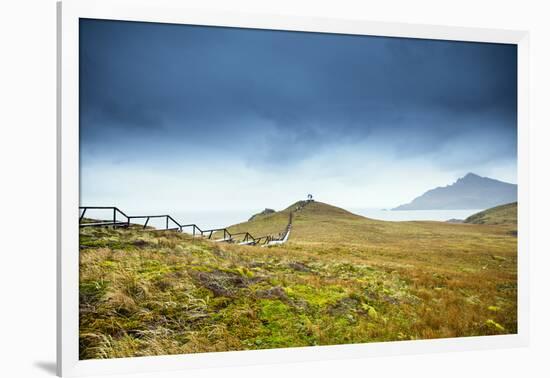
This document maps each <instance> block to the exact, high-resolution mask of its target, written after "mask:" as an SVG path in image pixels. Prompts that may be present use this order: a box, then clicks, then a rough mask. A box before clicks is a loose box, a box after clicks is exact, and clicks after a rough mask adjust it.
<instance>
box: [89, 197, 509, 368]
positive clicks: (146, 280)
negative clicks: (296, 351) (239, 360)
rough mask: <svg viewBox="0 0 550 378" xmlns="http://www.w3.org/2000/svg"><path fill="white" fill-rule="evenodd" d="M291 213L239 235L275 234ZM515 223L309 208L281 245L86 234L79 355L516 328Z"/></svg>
mask: <svg viewBox="0 0 550 378" xmlns="http://www.w3.org/2000/svg"><path fill="white" fill-rule="evenodd" d="M288 211H289V209H287V210H285V211H282V212H277V213H274V214H268V215H264V216H262V217H259V218H258V219H255V220H253V221H251V222H247V223H246V224H240V225H236V226H234V227H233V228H232V229H233V230H234V231H235V230H239V229H241V228H242V229H244V228H247V229H246V230H247V231H250V232H253V233H258V232H265V233H266V234H269V233H277V232H280V230H282V229H283V228H284V227H285V226H286V222H287V221H288ZM515 227H516V225H515V224H508V223H506V224H498V225H486V224H479V225H478V224H448V223H443V222H382V221H377V220H371V219H367V218H364V217H360V216H358V215H354V214H351V213H349V212H346V211H345V210H342V209H338V208H334V207H332V206H329V205H325V204H321V203H317V202H315V203H312V204H308V205H307V206H305V207H304V208H303V209H302V210H300V211H298V212H297V213H296V214H295V217H294V226H293V230H292V234H291V239H290V242H288V243H287V244H285V245H282V246H279V247H274V248H260V247H250V246H238V245H235V244H223V243H214V242H210V241H207V240H200V239H192V238H191V237H190V236H188V235H185V234H180V233H174V232H162V233H160V232H149V231H146V232H144V231H141V230H138V229H134V228H130V229H114V230H113V229H107V228H102V229H99V228H84V229H82V230H81V237H80V244H81V249H80V358H82V359H89V358H115V357H129V356H146V355H163V354H179V353H198V352H211V351H226V350H245V349H265V348H279V347H295V346H308V345H328V344H343V343H364V342H374V341H390V340H411V339H412V340H414V339H426V338H442V337H458V336H478V335H493V334H503V333H515V332H517V308H516V307H517V272H516V265H517V252H516V251H517V239H516V237H515V236H514V235H513V233H510V230H514V229H515Z"/></svg>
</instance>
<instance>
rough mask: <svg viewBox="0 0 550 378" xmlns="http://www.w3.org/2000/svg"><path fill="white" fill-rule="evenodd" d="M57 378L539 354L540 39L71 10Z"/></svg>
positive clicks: (157, 5) (67, 10)
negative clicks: (533, 146)
mask: <svg viewBox="0 0 550 378" xmlns="http://www.w3.org/2000/svg"><path fill="white" fill-rule="evenodd" d="M58 46H59V49H58V159H57V160H58V191H57V193H58V227H57V228H58V261H57V262H58V287H57V288H58V324H57V329H58V374H59V375H62V376H79V375H89V374H115V373H131V372H147V371H162V370H164V371H166V370H178V369H186V368H200V367H216V366H234V365H244V364H257V363H273V362H294V361H303V360H321V359H330V358H333V359H340V358H360V357H369V356H380V355H396V354H407V353H433V352H438V351H463V350H475V349H486V348H503V347H517V346H523V345H527V342H528V334H529V324H528V314H529V312H528V311H529V309H528V306H529V304H528V299H529V296H528V259H529V249H528V237H529V236H528V235H529V226H528V206H529V187H528V167H529V165H528V154H527V150H528V146H527V140H528V113H527V109H528V107H527V101H528V99H527V75H528V71H527V66H528V63H527V59H528V33H527V32H524V31H511V30H490V29H474V28H460V27H448V26H431V25H412V24H393V23H380V22H369V21H362V20H357V19H356V20H343V19H323V18H306V17H303V18H302V17H294V16H282V15H274V14H246V13H238V12H228V11H212V10H208V11H207V10H197V9H186V8H185V7H182V6H181V5H179V4H178V2H177V1H160V2H159V1H145V0H141V1H124V0H113V1H109V2H108V3H106V2H96V1H92V0H80V1H63V2H60V3H58Z"/></svg>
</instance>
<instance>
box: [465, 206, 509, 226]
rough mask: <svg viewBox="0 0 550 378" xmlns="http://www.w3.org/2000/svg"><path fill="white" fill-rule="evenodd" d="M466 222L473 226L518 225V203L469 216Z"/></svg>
mask: <svg viewBox="0 0 550 378" xmlns="http://www.w3.org/2000/svg"><path fill="white" fill-rule="evenodd" d="M464 222H465V223H471V224H492V225H505V224H509V225H510V224H511V225H516V224H517V222H518V203H517V202H513V203H509V204H506V205H501V206H497V207H492V208H490V209H487V210H484V211H481V212H479V213H476V214H474V215H471V216H469V217H468V218H466V220H465V221H464Z"/></svg>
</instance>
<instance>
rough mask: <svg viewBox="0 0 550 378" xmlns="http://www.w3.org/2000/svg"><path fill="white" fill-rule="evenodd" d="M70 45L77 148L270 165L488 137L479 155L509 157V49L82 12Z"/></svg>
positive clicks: (512, 125)
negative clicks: (202, 154) (76, 88)
mask: <svg viewBox="0 0 550 378" xmlns="http://www.w3.org/2000/svg"><path fill="white" fill-rule="evenodd" d="M80 46H81V51H80V59H81V61H80V73H81V79H80V89H81V99H80V100H81V102H80V103H81V125H80V127H81V143H82V149H83V152H84V153H85V154H86V153H93V152H94V151H106V150H112V149H114V148H115V147H114V146H116V151H118V152H120V154H121V155H128V154H132V153H133V151H136V150H139V149H140V148H148V149H149V150H154V151H156V152H159V155H157V156H159V157H158V158H159V159H160V158H162V154H163V153H164V154H165V155H170V154H172V153H174V151H180V153H181V151H188V150H192V149H196V148H197V146H203V147H206V148H209V149H211V150H212V151H218V153H220V154H222V153H228V152H230V153H231V154H232V156H235V157H237V158H242V159H244V160H245V161H252V162H254V164H264V163H270V164H273V163H274V162H277V163H291V162H294V161H297V160H300V159H303V158H305V157H308V156H311V155H314V154H315V153H316V152H317V151H319V150H320V149H322V148H329V147H330V146H332V145H342V144H346V143H349V144H353V145H358V144H361V143H366V144H368V143H369V142H372V141H375V142H377V143H380V142H381V141H382V142H383V143H386V144H387V145H388V146H389V147H391V148H393V149H395V151H396V153H397V154H398V155H401V156H405V157H406V156H416V155H424V154H433V153H434V152H437V151H439V150H442V151H440V152H441V153H443V154H444V152H445V151H444V148H445V146H449V145H450V144H453V143H452V141H454V140H456V141H462V142H461V143H462V144H460V145H459V146H455V147H454V148H457V149H459V150H462V151H463V153H464V154H472V153H474V152H476V151H469V150H468V148H469V146H471V145H472V144H471V142H472V141H477V142H480V141H481V142H483V141H485V140H486V142H487V143H491V146H490V147H491V148H489V149H488V151H489V152H487V153H485V154H483V153H481V154H480V155H479V156H480V158H483V159H487V160H488V159H510V158H514V157H515V155H516V150H515V148H516V147H515V146H516V92H517V90H516V89H517V88H516V68H517V67H516V47H515V46H513V45H502V44H481V43H461V42H446V41H431V40H414V39H399V38H381V37H364V36H338V35H331V34H320V33H295V32H277V31H262V30H246V29H231V28H209V27H197V26H182V25H163V24H147V23H130V22H115V21H96V20H82V21H81V28H80ZM478 144H479V143H478ZM453 156H454V155H453ZM165 157H166V156H165ZM455 158H457V159H460V158H461V157H460V156H457V157H455ZM443 160H444V159H443ZM449 163H452V162H449Z"/></svg>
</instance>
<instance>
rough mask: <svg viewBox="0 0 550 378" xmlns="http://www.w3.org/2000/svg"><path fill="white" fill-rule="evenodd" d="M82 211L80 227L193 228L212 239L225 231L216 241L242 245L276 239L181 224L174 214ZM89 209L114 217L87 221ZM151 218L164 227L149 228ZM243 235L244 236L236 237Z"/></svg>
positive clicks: (264, 242) (87, 208)
mask: <svg viewBox="0 0 550 378" xmlns="http://www.w3.org/2000/svg"><path fill="white" fill-rule="evenodd" d="M80 210H81V211H82V213H81V214H80V219H79V225H80V227H106V226H112V227H130V226H136V227H137V226H141V227H142V229H143V230H151V231H177V232H183V231H184V229H191V230H190V233H191V234H192V235H193V236H199V235H200V236H201V237H205V238H207V239H212V237H213V236H215V235H216V233H223V238H222V239H218V240H216V241H220V242H221V241H225V242H236V243H239V244H242V245H257V244H267V243H269V242H270V241H271V240H274V239H275V238H273V236H271V235H267V236H260V237H257V238H256V237H254V236H252V234H250V233H249V232H237V233H231V232H230V231H229V230H228V229H227V228H225V227H224V228H213V229H208V230H203V229H201V228H200V227H199V226H197V225H196V224H194V223H191V224H180V223H179V222H178V221H177V220H175V219H174V218H172V216H170V215H168V214H165V215H127V214H126V213H124V212H123V211H122V210H120V209H119V208H118V207H116V206H80ZM88 210H111V211H112V218H110V219H107V220H93V221H87V219H86V218H85V215H86V212H87V211H88ZM137 219H145V222H144V223H143V224H139V223H132V220H137ZM151 219H164V220H165V222H164V223H163V224H164V228H160V229H159V228H147V226H148V225H149V221H150V220H151ZM235 237H242V238H237V239H236V238H235Z"/></svg>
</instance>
